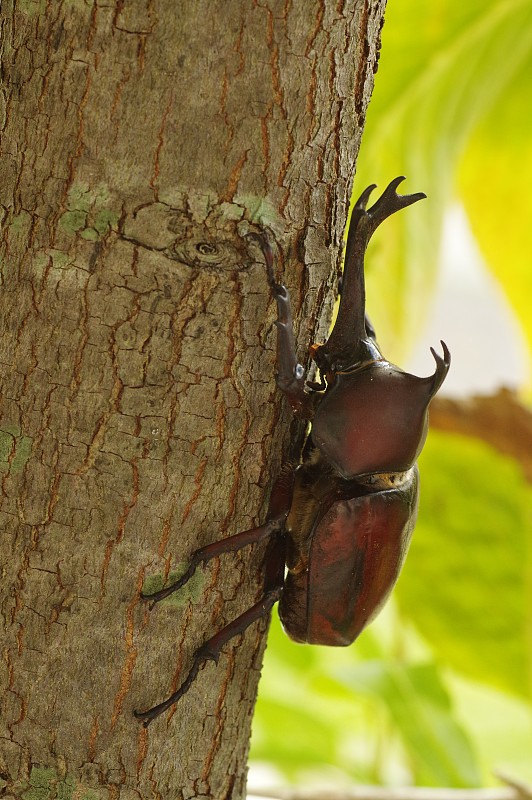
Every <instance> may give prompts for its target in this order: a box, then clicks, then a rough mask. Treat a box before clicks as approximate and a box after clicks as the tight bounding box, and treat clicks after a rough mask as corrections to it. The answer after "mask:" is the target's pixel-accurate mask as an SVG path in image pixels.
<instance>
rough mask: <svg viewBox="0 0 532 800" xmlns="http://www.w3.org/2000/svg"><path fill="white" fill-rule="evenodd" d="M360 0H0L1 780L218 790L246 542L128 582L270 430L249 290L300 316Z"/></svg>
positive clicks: (169, 563)
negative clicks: (193, 569)
mask: <svg viewBox="0 0 532 800" xmlns="http://www.w3.org/2000/svg"><path fill="white" fill-rule="evenodd" d="M383 6H384V0H345V1H342V0H338V2H329V1H328V0H321V1H318V0H308V2H307V1H305V2H297V3H296V2H291V1H290V0H286V1H285V0H283V1H282V2H281V0H264V1H263V2H258V0H209V1H207V0H47V1H46V0H4V2H3V3H2V12H1V13H2V17H1V47H2V62H3V87H2V93H1V94H0V101H1V107H0V126H1V149H2V158H1V179H0V220H1V222H2V232H1V237H2V239H1V241H2V261H1V281H2V286H1V299H0V310H1V320H0V382H1V417H0V480H1V487H2V492H1V504H2V505H1V525H2V538H1V542H0V547H1V551H0V554H1V563H2V580H1V584H0V592H1V597H0V609H1V613H2V618H1V624H2V627H3V633H2V642H1V654H2V657H1V661H0V678H1V687H0V701H1V730H0V774H1V778H0V791H3V792H4V794H5V795H6V796H7V797H16V798H18V797H22V798H24V800H48V798H50V799H53V798H57V800H70V799H71V798H72V800H97V798H102V800H115V798H120V799H121V800H134V799H135V798H141V799H142V800H144V798H154V800H159V799H160V798H172V800H178V799H179V798H215V800H224V799H229V798H241V797H243V796H244V793H245V774H246V757H247V749H248V741H249V733H250V724H251V717H252V710H253V703H254V699H255V695H256V691H257V683H258V677H259V671H260V665H261V659H262V651H263V647H264V639H265V631H266V627H267V625H266V621H264V622H263V623H259V624H255V625H254V626H253V627H251V628H250V629H249V630H248V632H247V633H246V634H245V636H243V637H241V638H238V639H236V640H235V641H234V642H233V643H232V644H231V645H229V646H228V647H227V648H226V651H225V652H224V654H223V655H222V657H221V658H220V662H219V664H218V666H215V665H214V664H212V663H209V664H208V665H207V666H206V667H205V668H204V669H203V670H202V671H201V672H200V674H199V677H198V680H197V681H196V683H195V684H194V686H193V687H192V689H191V690H190V691H189V693H188V694H187V695H186V696H185V697H184V698H183V699H182V701H181V702H180V703H179V705H178V706H177V707H176V708H175V709H174V710H173V711H172V712H170V713H169V714H166V715H165V716H164V717H161V718H160V719H159V720H157V721H156V722H154V723H153V724H152V726H151V727H150V728H149V729H148V730H145V729H143V728H142V727H140V726H139V724H138V723H137V722H136V721H135V720H134V718H133V716H132V710H133V708H146V707H148V706H150V705H153V704H155V703H156V702H159V701H160V700H162V699H164V698H165V697H166V696H167V695H168V694H169V693H170V692H171V691H172V689H173V688H175V687H176V686H177V685H178V684H179V682H180V680H182V678H183V677H184V675H185V674H186V671H187V669H188V668H189V666H190V663H191V657H192V653H193V652H194V650H195V649H196V648H197V647H198V646H199V645H200V644H201V643H202V642H203V641H204V640H205V639H206V638H207V637H208V636H210V635H212V634H213V633H214V632H215V631H216V630H218V629H219V628H220V627H221V626H222V625H223V624H224V623H225V622H227V621H229V620H231V619H233V618H234V617H236V616H237V615H238V614H239V613H241V612H242V611H244V610H245V609H246V608H247V607H248V606H249V605H250V604H251V603H252V602H255V601H256V600H257V598H258V597H259V596H260V589H261V557H262V554H263V550H261V548H255V549H253V548H249V549H247V550H245V551H242V552H241V553H239V554H236V555H228V556H226V557H225V558H223V559H220V560H219V561H217V562H215V563H213V564H211V565H209V566H208V567H206V568H205V569H203V570H199V572H198V575H197V577H196V579H195V580H194V581H193V582H192V583H191V585H190V586H189V587H188V589H187V590H184V591H183V592H181V593H180V594H179V596H176V597H175V598H174V599H173V601H172V602H168V603H166V604H161V605H160V606H158V607H157V608H156V609H154V610H153V611H151V612H150V611H149V610H148V608H147V606H146V605H145V604H144V603H142V601H141V600H140V598H139V591H140V589H141V587H142V586H143V584H144V583H145V581H146V580H147V579H149V578H150V577H153V576H156V575H158V576H159V577H161V576H164V575H167V574H168V573H169V571H171V570H174V569H176V570H178V569H179V568H180V567H182V566H183V565H184V564H185V563H186V561H187V558H188V556H189V554H190V553H191V552H192V550H194V549H195V548H196V547H198V546H199V545H202V544H206V543H208V542H211V541H213V540H215V539H217V538H219V537H223V536H228V535H230V534H232V533H235V532H237V531H238V530H242V529H245V528H249V527H251V526H252V525H254V524H257V522H258V521H260V520H261V519H262V518H263V514H264V509H265V501H266V500H267V496H268V490H269V487H270V486H271V479H272V477H273V476H274V475H275V473H276V471H277V470H278V469H279V465H280V463H281V460H282V457H283V451H284V453H286V445H287V433H288V423H289V414H288V411H287V410H286V408H285V407H284V406H283V404H282V401H281V398H280V397H279V395H278V393H277V391H276V389H275V384H274V380H273V369H274V363H273V362H274V346H275V336H274V330H273V327H272V322H273V319H274V308H273V304H272V302H271V300H270V297H269V290H268V285H267V281H266V275H265V269H264V264H263V260H262V259H261V256H260V253H259V252H258V251H257V248H256V246H251V245H248V241H249V240H247V239H246V238H245V237H246V234H247V233H249V231H251V230H258V229H260V228H261V227H262V226H264V225H267V226H268V227H269V228H271V229H272V230H273V231H274V233H275V235H276V237H277V239H278V241H279V242H280V244H281V247H282V249H283V251H284V254H285V265H284V274H283V275H279V278H282V279H283V281H285V282H286V283H287V284H288V286H289V288H290V290H291V293H292V298H293V303H294V307H295V313H296V317H297V319H298V320H299V328H298V340H299V344H300V351H301V355H302V358H305V353H306V347H307V345H308V344H309V343H310V341H311V340H315V339H316V338H319V337H320V335H321V336H323V333H324V331H325V330H326V324H327V319H328V314H329V312H330V305H331V298H332V289H333V288H334V286H335V283H336V277H337V274H338V264H339V259H340V255H339V253H340V242H341V238H342V233H343V228H344V225H345V219H346V213H347V208H348V196H349V190H350V185H351V179H352V175H353V171H354V163H355V158H356V154H357V151H358V145H359V140H360V135H361V131H362V126H363V121H364V114H365V109H366V104H367V101H368V98H369V94H370V92H371V88H372V85H373V73H374V71H375V67H376V63H377V54H378V42H379V31H380V26H381V22H382V14H383Z"/></svg>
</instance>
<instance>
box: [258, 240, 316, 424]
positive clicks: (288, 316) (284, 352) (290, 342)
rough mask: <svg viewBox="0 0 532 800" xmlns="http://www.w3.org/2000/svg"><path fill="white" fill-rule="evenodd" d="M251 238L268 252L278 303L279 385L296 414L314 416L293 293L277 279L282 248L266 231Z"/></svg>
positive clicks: (271, 285) (270, 274) (272, 285)
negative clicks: (297, 341)
mask: <svg viewBox="0 0 532 800" xmlns="http://www.w3.org/2000/svg"><path fill="white" fill-rule="evenodd" d="M250 238H253V239H254V240H255V241H256V242H258V244H259V245H260V248H261V250H262V252H263V254H264V260H265V261H266V270H267V273H268V282H269V284H270V288H271V290H272V295H273V297H274V299H275V302H276V303H277V319H276V321H275V325H276V326H277V376H276V377H277V386H278V387H279V389H280V390H281V392H282V393H283V394H284V395H286V397H287V399H288V402H289V403H290V405H291V406H292V410H293V411H294V414H297V415H298V416H301V417H304V418H305V419H310V417H311V416H312V405H311V399H310V396H309V395H308V394H307V393H306V392H305V370H304V368H303V366H302V365H301V364H300V363H299V361H298V360H297V353H296V345H295V340H294V320H293V316H292V306H291V303H290V295H289V293H288V289H287V288H286V286H283V285H282V284H280V283H277V282H276V281H275V272H274V264H275V261H276V260H280V256H279V251H278V248H277V246H275V253H274V249H273V247H272V244H271V242H270V238H268V237H267V235H266V234H265V233H262V234H257V233H253V234H250Z"/></svg>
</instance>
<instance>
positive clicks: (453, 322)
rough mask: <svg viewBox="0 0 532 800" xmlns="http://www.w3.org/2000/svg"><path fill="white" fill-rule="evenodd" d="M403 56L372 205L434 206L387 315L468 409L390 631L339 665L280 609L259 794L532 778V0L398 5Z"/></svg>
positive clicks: (393, 257)
mask: <svg viewBox="0 0 532 800" xmlns="http://www.w3.org/2000/svg"><path fill="white" fill-rule="evenodd" d="M381 52H382V55H381V62H380V67H379V71H378V73H377V76H376V86H375V92H374V96H373V99H372V101H371V104H370V109H369V113H368V120H367V126H366V130H365V133H364V138H363V142H362V148H361V153H360V158H359V162H358V171H357V176H356V180H355V194H358V193H360V192H361V191H362V189H363V188H364V187H365V186H366V185H368V184H370V183H378V185H379V189H383V188H384V186H385V185H386V184H387V183H388V182H389V180H390V179H391V178H393V177H395V176H396V175H397V174H405V175H407V176H408V178H407V181H406V182H405V184H404V192H405V193H408V192H416V191H424V192H426V193H427V195H428V200H425V201H423V203H418V204H416V205H415V206H412V207H411V208H408V209H406V210H405V211H403V212H401V213H400V214H397V215H395V216H394V217H393V218H392V219H390V220H387V221H386V223H385V224H384V225H383V226H382V228H380V229H379V231H378V232H377V234H376V235H375V242H374V243H372V245H371V248H370V251H369V254H368V261H367V275H368V280H367V283H368V309H369V313H370V316H371V319H372V322H373V323H374V325H375V327H376V329H377V334H378V338H379V341H380V344H381V346H382V349H383V350H384V352H385V354H386V355H387V357H388V358H390V360H393V361H395V362H396V363H399V364H401V365H403V366H405V367H406V368H407V369H409V370H411V371H413V372H416V373H418V374H429V373H430V372H432V370H433V361H432V357H431V355H430V352H429V346H430V345H433V346H436V347H437V346H438V342H439V340H440V339H444V340H445V341H446V342H447V343H448V345H449V347H450V349H451V351H452V358H453V362H452V367H451V372H450V375H449V377H448V379H447V381H446V383H445V384H444V387H443V392H442V394H443V393H446V394H447V395H450V396H451V397H452V398H453V399H454V400H455V401H454V402H449V401H447V403H446V402H445V401H443V403H442V404H441V405H440V406H436V404H435V408H434V411H433V414H432V421H433V424H432V429H431V433H430V436H429V441H428V443H427V445H426V447H425V450H424V452H423V455H422V458H421V462H420V468H421V475H422V493H421V509H420V516H419V521H418V525H417V528H416V533H415V536H414V540H413V544H412V546H411V550H410V553H409V557H408V560H407V564H406V566H405V569H404V571H403V574H402V576H401V579H400V581H399V584H398V587H397V590H396V591H395V593H394V596H393V600H392V602H391V603H390V604H389V605H388V606H387V608H386V609H385V611H384V612H383V613H382V614H381V616H380V617H379V618H378V620H377V621H376V622H375V623H374V624H373V625H372V626H371V627H370V628H369V630H367V631H366V632H365V633H364V634H363V635H362V636H361V637H360V639H359V640H358V641H357V643H355V645H354V646H352V647H350V648H347V649H341V648H340V649H336V648H320V647H308V646H298V645H296V644H294V643H292V642H290V641H289V640H288V639H287V637H286V636H285V635H284V634H283V632H282V630H281V628H280V625H279V622H278V620H277V617H276V615H274V619H273V621H272V627H271V633H270V638H269V644H268V650H267V653H266V658H265V663H264V670H263V677H262V680H261V684H260V693H259V700H258V703H257V709H256V715H255V721H254V730H253V739H252V747H251V759H250V778H249V784H250V788H251V789H252V788H253V787H260V786H262V787H264V786H280V785H289V784H297V785H298V786H300V787H304V786H311V787H312V788H313V789H315V788H316V787H317V786H319V785H323V786H327V787H331V786H339V787H343V786H352V785H353V784H355V783H377V784H384V785H394V786H397V785H408V784H417V785H428V786H440V787H477V786H482V785H491V784H494V783H496V782H497V778H496V777H495V775H496V774H497V773H504V774H506V775H507V776H509V777H511V778H515V779H520V780H523V781H526V782H528V783H529V784H532V705H531V689H532V562H531V558H530V552H531V546H530V544H531V534H532V492H531V488H530V481H531V480H532V416H531V414H530V405H529V404H530V397H531V395H530V387H531V372H530V362H531V359H530V355H531V349H532V347H531V345H532V311H531V305H532V263H531V245H532V236H531V234H530V229H531V227H532V196H531V195H532V191H531V187H532V139H531V132H532V4H531V3H530V0H506V1H505V2H503V0H491V2H490V0H467V2H464V0H428V1H427V2H423V3H419V2H418V0H389V4H388V10H387V12H386V22H385V26H384V30H383V43H382V51H381ZM502 387H507V388H508V389H510V390H511V392H502V393H501V392H500V389H501V388H502ZM474 395H483V396H485V400H484V401H482V402H481V403H480V404H479V402H478V401H473V400H472V398H473V396H474Z"/></svg>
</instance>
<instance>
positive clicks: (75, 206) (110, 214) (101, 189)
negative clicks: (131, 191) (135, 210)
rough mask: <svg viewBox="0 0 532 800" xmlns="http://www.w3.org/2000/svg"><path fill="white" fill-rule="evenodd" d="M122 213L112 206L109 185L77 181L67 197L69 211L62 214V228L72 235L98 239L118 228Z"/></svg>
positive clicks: (93, 239)
mask: <svg viewBox="0 0 532 800" xmlns="http://www.w3.org/2000/svg"><path fill="white" fill-rule="evenodd" d="M119 218H120V214H119V213H118V212H117V211H115V210H114V209H113V208H112V198H111V195H110V193H109V190H108V188H107V186H105V185H104V184H99V185H98V186H96V187H94V188H91V187H90V186H89V184H87V183H81V182H80V183H76V184H74V185H73V186H72V188H71V189H70V192H69V193H68V198H67V211H65V212H64V214H63V215H62V216H61V218H60V220H59V224H60V226H61V228H62V229H63V230H64V231H65V232H66V233H69V234H71V235H73V236H74V235H76V234H78V235H80V236H81V237H83V239H88V240H89V241H97V240H98V239H101V238H102V236H105V235H106V234H107V233H109V231H110V230H112V229H113V228H116V227H117V225H118V220H119Z"/></svg>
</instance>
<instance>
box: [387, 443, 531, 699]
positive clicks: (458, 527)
mask: <svg viewBox="0 0 532 800" xmlns="http://www.w3.org/2000/svg"><path fill="white" fill-rule="evenodd" d="M420 466H421V474H422V490H421V507H420V515H419V520H418V524H417V527H416V532H415V535H414V539H413V542H412V545H411V548H410V552H409V556H408V559H407V562H406V565H405V569H404V571H403V575H402V578H401V580H400V581H399V583H398V587H397V595H398V598H399V603H400V607H401V610H402V611H403V613H404V614H405V616H408V617H409V618H410V619H411V620H412V621H413V622H414V624H415V625H416V626H417V628H418V629H419V630H420V632H421V634H422V635H423V636H424V637H425V639H426V640H427V641H428V642H429V643H430V645H431V646H432V648H433V649H434V651H435V652H436V653H437V654H438V655H439V656H440V658H441V659H442V660H445V661H446V662H447V663H448V664H450V665H452V666H453V667H454V668H455V669H457V670H459V671H461V672H462V673H463V674H465V675H469V676H471V677H472V678H474V679H475V680H480V681H484V682H487V683H491V684H492V685H493V686H494V687H497V688H499V689H503V690H506V691H510V692H512V693H514V694H521V695H522V696H524V697H527V698H530V687H531V685H532V682H531V679H532V664H531V653H532V648H531V644H532V642H531V631H532V605H531V603H530V598H531V578H532V573H531V562H530V542H531V541H532V520H531V515H530V509H531V508H532V492H531V489H530V487H529V486H528V485H527V484H526V482H525V480H524V477H523V475H522V473H521V471H520V469H519V467H518V466H517V464H516V463H515V462H513V461H512V460H511V459H509V458H505V457H503V456H501V455H499V454H497V453H495V452H494V451H493V450H492V449H491V448H490V447H488V446H487V445H485V444H483V443H482V442H479V441H476V440H473V439H469V438H467V437H462V436H456V435H454V436H453V435H451V434H439V433H437V432H434V431H433V432H432V433H431V435H430V437H429V440H428V442H427V445H426V447H425V450H424V453H423V455H422V457H421V459H420Z"/></svg>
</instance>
